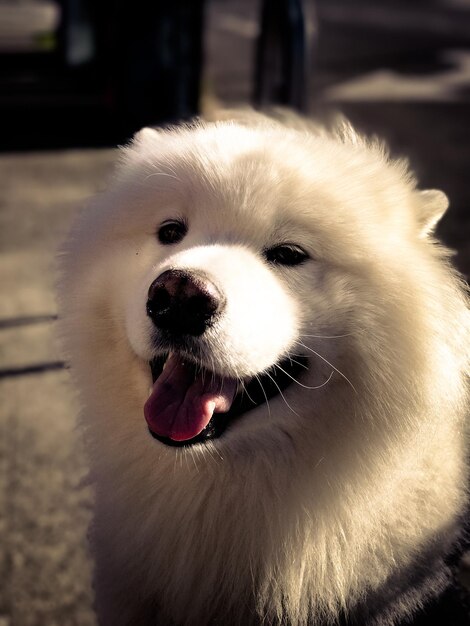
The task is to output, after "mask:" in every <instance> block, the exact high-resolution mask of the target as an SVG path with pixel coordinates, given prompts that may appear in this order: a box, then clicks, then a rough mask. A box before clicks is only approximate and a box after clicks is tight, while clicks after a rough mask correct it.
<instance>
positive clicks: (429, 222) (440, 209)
mask: <svg viewBox="0 0 470 626" xmlns="http://www.w3.org/2000/svg"><path fill="white" fill-rule="evenodd" d="M448 207H449V199H448V198H447V196H446V194H445V193H444V192H443V191H440V190H439V189H426V190H425V191H419V192H418V209H417V213H416V218H417V221H418V227H419V234H420V237H427V236H428V235H432V233H433V232H434V229H435V228H436V226H437V223H438V222H439V220H440V219H441V217H442V216H443V215H444V213H445V212H446V211H447V209H448Z"/></svg>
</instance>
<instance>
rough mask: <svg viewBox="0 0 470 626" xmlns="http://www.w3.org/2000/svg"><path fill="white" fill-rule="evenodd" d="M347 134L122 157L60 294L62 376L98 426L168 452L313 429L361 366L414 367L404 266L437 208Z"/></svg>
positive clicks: (206, 131)
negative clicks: (99, 403)
mask: <svg viewBox="0 0 470 626" xmlns="http://www.w3.org/2000/svg"><path fill="white" fill-rule="evenodd" d="M345 128H346V127H343V128H342V130H341V131H337V133H336V135H335V136H332V135H325V134H322V133H319V134H317V135H315V134H314V133H306V132H304V131H299V130H295V129H286V128H285V127H283V126H281V125H280V124H278V123H276V122H268V121H265V122H263V123H261V122H259V121H257V122H256V123H254V125H253V126H252V127H250V126H246V125H245V124H243V125H240V124H236V123H235V124H234V123H216V124H207V125H206V124H196V125H194V126H188V127H181V128H178V129H170V130H164V131H156V130H149V129H146V130H144V131H141V132H140V133H139V134H138V135H137V136H136V138H135V140H134V142H133V143H132V145H131V146H129V147H128V148H127V149H125V151H124V153H123V159H122V160H123V163H122V166H121V167H120V169H119V172H118V175H117V179H116V181H115V182H114V185H112V186H111V188H110V190H109V191H108V192H107V193H106V194H104V195H103V196H102V197H101V198H99V199H98V200H97V201H95V203H94V204H93V205H92V207H91V208H90V210H89V211H88V212H87V213H85V217H84V218H83V219H82V220H81V221H80V222H79V224H78V226H77V228H76V229H75V233H74V235H73V237H72V239H71V240H70V242H69V244H68V255H67V258H66V262H65V267H66V271H65V279H64V281H63V285H65V288H64V287H63V288H62V293H63V301H64V307H63V308H64V309H65V310H66V314H65V317H66V318H67V317H68V318H69V319H73V322H72V324H71V326H70V328H71V329H72V330H69V331H67V332H68V334H69V335H70V334H71V333H73V334H74V337H75V338H72V339H71V340H70V339H69V340H68V343H69V346H71V350H70V351H71V353H72V357H74V355H78V356H76V358H75V365H76V366H77V367H78V369H80V368H81V371H82V378H83V379H86V377H87V376H88V377H89V386H92V385H95V384H96V382H97V381H98V382H101V383H102V384H104V385H106V386H107V390H108V396H109V398H110V400H109V402H110V407H115V406H117V407H118V408H117V409H114V408H111V411H113V410H114V412H115V413H120V412H121V411H122V412H123V413H124V411H126V413H127V414H130V415H131V416H137V414H138V415H139V417H138V418H139V420H141V422H140V424H141V426H142V429H143V430H145V428H146V425H145V421H144V416H145V420H146V422H147V426H148V429H149V430H150V432H151V434H152V435H154V437H155V438H157V439H159V440H160V441H161V442H163V443H165V444H170V445H185V446H188V445H192V444H194V443H202V442H205V441H207V440H209V439H215V438H218V437H219V436H220V435H222V434H223V433H224V434H227V433H233V434H235V435H236V434H237V433H243V432H246V431H253V430H254V429H260V428H261V429H267V430H271V431H272V430H273V429H276V428H278V427H279V428H280V430H282V431H283V432H284V434H286V433H287V434H288V435H289V434H290V430H291V429H296V428H297V429H298V428H302V429H305V428H313V429H314V428H317V429H318V424H317V425H314V422H315V420H312V419H310V418H309V417H308V416H310V415H314V414H315V411H316V408H315V407H316V406H317V405H318V406H319V405H321V404H322V403H324V402H325V398H328V397H330V398H331V397H334V396H335V394H338V392H339V390H341V389H347V390H348V391H347V393H348V394H349V395H350V397H353V396H354V394H357V393H358V387H359V386H362V389H370V386H371V384H372V383H371V378H370V376H369V371H366V366H367V368H369V370H370V369H372V371H373V370H374V368H375V370H377V371H375V372H373V376H375V377H379V373H377V372H380V371H383V370H384V367H385V364H387V367H389V370H388V372H386V373H385V374H384V376H389V375H391V376H393V374H392V372H393V371H394V369H396V370H397V372H398V371H399V370H400V368H401V367H402V363H403V358H404V355H405V354H407V357H406V358H407V359H408V360H410V367H412V366H413V358H414V357H413V354H412V349H411V348H410V347H409V346H408V347H407V341H408V339H409V336H408V331H407V330H406V326H407V322H406V317H407V316H411V317H417V316H418V317H419V314H418V312H417V309H416V307H414V304H413V303H414V300H415V295H416V294H414V293H413V290H414V289H415V285H414V282H413V280H414V279H412V278H410V276H411V273H410V271H409V269H408V266H409V263H410V258H411V263H416V264H418V265H419V264H420V263H422V258H424V257H426V254H428V253H427V252H426V253H423V251H424V248H425V247H429V244H428V243H427V242H425V237H424V235H425V234H427V232H428V231H430V230H431V229H432V226H433V225H434V223H435V221H437V219H438V217H439V216H440V215H441V214H442V212H443V211H444V210H445V208H446V205H447V203H446V199H445V197H444V195H443V194H441V193H440V192H427V193H423V192H421V193H419V192H417V191H416V190H415V189H414V181H413V180H412V178H411V177H410V175H409V174H408V173H407V170H406V167H405V166H404V164H403V163H399V162H398V163H393V162H389V161H388V159H387V157H386V155H385V154H384V153H383V151H382V150H381V148H380V147H379V146H370V145H367V144H366V143H365V142H362V140H359V139H358V138H357V137H355V136H352V135H351V136H347V135H348V132H349V131H346V130H345ZM404 256H406V259H407V260H406V262H405V261H404V260H403V257H404ZM403 290H407V291H408V292H409V296H408V300H407V301H405V300H404V298H403V297H401V296H400V295H399V294H400V293H401V292H403ZM65 294H66V297H64V295H65ZM416 298H418V295H416ZM420 323H421V322H420ZM74 341H75V344H74V345H72V344H73V342H74ZM408 343H409V342H408ZM398 353H400V364H397V363H396V362H395V359H396V356H397V354H398ZM93 359H96V361H97V364H98V365H97V367H96V369H94V367H93V365H90V362H93ZM379 361H380V364H378V363H379ZM366 364H367V365H366ZM397 380H398V379H397ZM395 384H397V385H398V382H397V381H395ZM85 386H86V385H85ZM149 390H150V391H149ZM345 397H348V395H346V396H345ZM286 415H287V416H288V417H287V419H286ZM135 419H137V417H135ZM155 445H159V444H157V443H155Z"/></svg>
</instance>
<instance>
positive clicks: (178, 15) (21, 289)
mask: <svg viewBox="0 0 470 626" xmlns="http://www.w3.org/2000/svg"><path fill="white" fill-rule="evenodd" d="M214 102H220V103H223V104H238V103H254V104H256V105H263V104H264V105H266V104H285V105H289V106H293V107H295V108H297V109H299V110H301V111H304V112H306V113H308V114H309V115H316V116H319V117H320V118H322V117H324V116H326V115H328V113H329V111H331V110H335V111H338V110H339V111H342V112H344V113H345V115H346V116H347V117H348V118H349V119H350V120H351V121H352V122H353V123H354V124H355V125H356V126H357V127H358V128H359V129H361V130H363V131H365V132H367V133H375V134H377V135H379V136H381V137H383V138H385V139H386V140H387V141H388V143H389V145H390V146H391V149H392V154H393V155H394V156H402V155H406V156H408V157H409V158H410V161H411V163H412V166H413V168H414V170H415V171H416V173H417V175H418V177H419V180H420V183H421V186H422V187H424V188H425V187H438V188H441V189H443V190H444V191H445V192H446V193H447V195H448V196H449V198H450V201H451V209H450V210H449V212H448V213H447V215H446V216H445V218H444V219H443V221H442V223H441V224H440V226H439V235H440V236H441V238H443V239H444V241H445V242H446V243H447V244H448V245H449V246H451V247H452V248H453V249H454V250H455V251H456V257H455V260H456V264H457V265H458V267H459V268H460V270H461V271H462V272H464V273H465V274H466V275H467V276H468V275H469V273H470V208H469V207H470V185H469V178H470V172H469V165H468V164H469V163H470V0H304V1H303V2H302V1H301V0H265V1H264V0H256V1H254V0H207V1H206V2H203V0H172V1H171V2H153V3H149V2H146V1H143V0H134V1H133V2H124V0H100V2H94V1H93V0H0V242H1V248H0V290H1V299H0V394H1V404H0V626H56V625H57V626H59V625H60V626H93V625H95V619H94V616H93V612H92V609H91V591H90V572H91V565H90V559H89V555H88V553H87V547H86V527H87V523H88V520H89V512H90V502H91V493H90V490H89V487H88V486H87V485H86V480H85V463H84V458H83V453H82V450H81V448H80V439H79V437H77V434H76V432H75V431H74V413H75V411H76V400H75V398H74V396H73V392H72V390H71V388H70V386H69V382H68V375H67V371H66V370H64V369H63V363H62V362H61V359H60V356H59V352H58V350H57V348H56V344H55V339H54V326H55V320H56V304H55V300H54V257H55V254H56V250H57V248H58V246H59V245H60V241H61V240H62V239H63V237H64V234H65V233H66V231H67V228H68V226H69V223H70V220H71V219H72V217H73V215H74V213H75V212H76V211H77V210H78V209H79V208H80V206H81V205H82V204H83V202H84V201H85V200H86V198H87V197H88V196H90V195H91V194H93V193H95V192H96V191H97V190H99V189H102V188H103V187H104V186H105V183H106V178H107V176H108V174H109V172H110V171H111V169H112V166H113V163H114V161H115V159H116V150H115V148H114V146H116V145H118V144H122V143H124V142H125V141H126V140H127V139H128V138H129V137H130V136H131V135H132V133H133V132H134V131H135V130H137V129H138V128H140V127H141V126H143V125H158V124H164V123H168V122H173V121H176V120H179V119H184V118H189V117H191V116H192V115H194V114H196V113H198V112H200V111H201V109H202V110H204V109H205V108H210V107H212V106H213V104H214ZM287 158H288V155H287ZM461 575H462V577H463V579H464V580H465V579H466V578H465V577H467V580H468V572H467V573H466V571H465V569H463V570H462V574H461ZM449 626H450V625H449Z"/></svg>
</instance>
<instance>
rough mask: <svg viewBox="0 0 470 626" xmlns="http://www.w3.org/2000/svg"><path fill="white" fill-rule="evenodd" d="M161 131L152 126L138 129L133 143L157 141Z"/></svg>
mask: <svg viewBox="0 0 470 626" xmlns="http://www.w3.org/2000/svg"><path fill="white" fill-rule="evenodd" d="M159 134H160V133H159V132H158V130H157V129H156V128H150V126H146V127H145V128H142V129H141V130H139V131H137V132H136V134H135V135H134V138H133V140H132V143H133V144H143V143H147V142H148V141H155V140H156V139H157V138H158V135H159Z"/></svg>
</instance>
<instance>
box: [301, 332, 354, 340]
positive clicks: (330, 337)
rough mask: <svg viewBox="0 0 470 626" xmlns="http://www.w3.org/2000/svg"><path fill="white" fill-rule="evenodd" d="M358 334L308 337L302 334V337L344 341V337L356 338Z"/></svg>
mask: <svg viewBox="0 0 470 626" xmlns="http://www.w3.org/2000/svg"><path fill="white" fill-rule="evenodd" d="M357 334H358V333H344V335H308V334H306V333H300V337H314V338H315V339H342V338H343V337H354V335H357Z"/></svg>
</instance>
